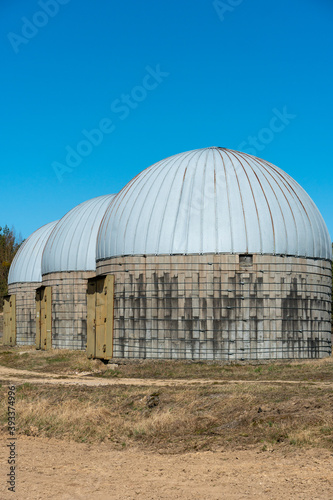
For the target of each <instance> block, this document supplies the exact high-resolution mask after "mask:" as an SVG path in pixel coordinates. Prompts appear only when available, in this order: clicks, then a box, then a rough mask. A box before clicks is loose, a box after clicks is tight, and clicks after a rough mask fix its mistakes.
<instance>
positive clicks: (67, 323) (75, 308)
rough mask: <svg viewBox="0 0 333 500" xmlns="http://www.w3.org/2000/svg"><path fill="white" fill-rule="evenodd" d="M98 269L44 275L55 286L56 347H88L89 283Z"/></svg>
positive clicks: (54, 344)
mask: <svg viewBox="0 0 333 500" xmlns="http://www.w3.org/2000/svg"><path fill="white" fill-rule="evenodd" d="M94 275H95V273H94V272H90V271H89V272H82V271H78V272H76V271H73V272H62V273H50V274H45V275H44V276H43V286H50V287H52V347H53V348H55V349H74V350H76V349H78V350H84V349H85V348H86V343H87V283H88V279H89V278H92V277H93V276H94Z"/></svg>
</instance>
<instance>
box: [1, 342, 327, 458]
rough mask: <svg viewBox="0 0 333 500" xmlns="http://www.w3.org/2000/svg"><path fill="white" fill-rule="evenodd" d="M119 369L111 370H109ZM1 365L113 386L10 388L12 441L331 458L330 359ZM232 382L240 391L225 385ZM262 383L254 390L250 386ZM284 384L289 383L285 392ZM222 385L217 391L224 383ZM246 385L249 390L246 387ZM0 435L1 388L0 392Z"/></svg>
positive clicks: (35, 355) (10, 358)
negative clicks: (318, 450) (296, 451)
mask: <svg viewBox="0 0 333 500" xmlns="http://www.w3.org/2000/svg"><path fill="white" fill-rule="evenodd" d="M114 361H115V363H117V360H114ZM0 364H1V365H3V366H9V367H13V368H18V369H25V370H35V371H39V372H45V373H46V372H51V373H56V374H57V375H59V376H60V375H63V376H66V375H67V374H73V373H82V372H90V373H92V374H93V375H95V376H99V377H116V378H119V384H117V385H112V386H96V387H86V386H66V387H64V386H57V385H54V386H51V385H50V386H48V385H38V384H34V385H32V384H29V383H25V384H20V385H18V386H17V405H16V411H17V425H18V431H17V432H18V434H25V435H33V436H46V437H55V438H59V439H65V440H75V441H78V442H89V443H96V442H97V443H98V442H101V441H107V442H109V443H110V445H111V446H112V447H114V448H117V449H121V448H124V447H127V446H138V445H140V446H142V447H145V448H148V449H152V450H159V451H163V452H171V453H174V452H184V451H189V450H198V449H210V450H214V449H220V448H227V447H233V448H249V447H251V446H255V445H256V446H258V444H259V445H260V446H261V447H262V449H264V450H265V449H270V448H272V447H286V448H288V447H294V446H303V447H310V446H321V447H324V448H328V449H330V450H333V412H332V404H333V392H332V389H331V386H330V384H327V385H325V384H322V385H315V384H313V383H314V382H332V381H333V359H332V358H326V359H324V360H314V361H293V362H290V361H289V362H270V363H257V364H245V363H242V364H230V365H228V364H222V363H191V362H181V361H163V360H161V361H151V360H150V361H148V360H146V361H140V362H139V361H125V360H118V366H115V367H114V369H110V367H109V368H108V367H107V366H105V365H104V364H103V363H102V362H100V361H93V360H88V359H87V358H86V355H85V353H84V352H80V351H64V350H53V351H48V352H44V351H36V350H35V349H33V348H29V347H24V348H22V347H21V348H18V347H15V348H3V347H0ZM121 377H124V378H132V377H135V378H142V379H143V382H144V379H149V378H155V379H159V378H160V379H175V378H177V379H184V380H188V379H211V380H212V381H214V380H216V381H219V383H216V384H214V382H211V383H209V384H206V385H204V386H201V385H200V384H196V383H194V384H193V385H180V386H176V387H160V388H157V389H156V388H155V390H157V391H158V392H156V393H153V392H152V391H153V389H152V388H151V387H149V385H148V382H147V385H143V386H132V385H129V386H128V385H126V386H125V385H121ZM230 380H238V381H242V382H240V383H238V384H228V381H230ZM263 380H265V381H267V383H265V384H262V383H256V381H258V382H260V381H263ZM283 380H288V381H296V382H299V383H296V384H284V383H283V382H279V381H283ZM223 381H225V383H223ZM250 381H251V383H248V382H250ZM0 392H2V394H1V403H0V431H1V432H2V433H4V435H6V425H7V404H6V392H7V382H6V383H3V385H2V386H1V388H0Z"/></svg>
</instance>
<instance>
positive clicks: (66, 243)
mask: <svg viewBox="0 0 333 500" xmlns="http://www.w3.org/2000/svg"><path fill="white" fill-rule="evenodd" d="M114 197H115V195H114V194H110V195H105V196H98V197H97V198H93V199H91V200H88V201H85V202H83V203H81V204H80V205H77V206H76V207H74V208H73V209H72V210H70V211H69V212H68V213H67V214H66V215H64V217H63V218H62V219H60V221H59V222H58V224H57V225H56V226H55V228H54V229H53V231H52V233H51V235H50V237H49V239H48V241H47V243H46V245H45V248H44V253H43V257H42V274H48V273H53V272H62V271H94V270H95V269H96V239H97V233H98V230H99V226H100V223H101V221H102V218H103V216H104V214H105V211H106V209H107V208H108V206H109V204H110V203H111V201H112V200H113V198H114Z"/></svg>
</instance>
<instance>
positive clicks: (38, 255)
mask: <svg viewBox="0 0 333 500" xmlns="http://www.w3.org/2000/svg"><path fill="white" fill-rule="evenodd" d="M57 222H58V221H55V222H50V223H49V224H45V226H42V227H40V228H39V229H37V231H35V232H33V233H32V234H31V235H30V236H29V238H27V239H26V240H25V241H24V242H23V243H22V245H21V247H20V248H19V250H18V252H17V254H16V255H15V257H14V259H13V262H12V265H11V266H10V269H9V276H8V284H9V285H11V284H13V283H29V282H36V283H39V282H41V281H42V255H43V250H44V247H45V244H46V242H47V239H48V237H49V236H50V234H51V232H52V229H53V228H54V227H55V225H56V224H57Z"/></svg>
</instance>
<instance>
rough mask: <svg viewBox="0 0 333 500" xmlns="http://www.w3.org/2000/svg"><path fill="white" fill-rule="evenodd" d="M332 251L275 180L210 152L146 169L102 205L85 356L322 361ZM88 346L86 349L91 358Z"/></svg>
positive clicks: (311, 218)
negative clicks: (99, 347) (100, 348)
mask: <svg viewBox="0 0 333 500" xmlns="http://www.w3.org/2000/svg"><path fill="white" fill-rule="evenodd" d="M331 258H332V254H331V240H330V237H329V234H328V231H327V228H326V226H325V223H324V221H323V218H322V216H321V215H320V213H319V211H318V209H317V207H316V206H315V204H314V203H313V201H312V200H311V198H310V197H309V196H308V195H307V193H306V192H305V191H304V190H303V189H302V188H301V186H300V185H299V184H298V183H297V182H296V181H295V180H293V179H292V178H291V177H290V176H289V175H288V174H286V173H285V172H284V171H283V170H281V169H280V168H278V167H276V166H274V165H272V164H270V163H268V162H266V161H264V160H261V159H259V158H256V157H253V156H250V155H248V154H245V153H240V152H237V151H232V150H228V149H225V148H219V147H211V148H205V149H200V150H195V151H189V152H186V153H181V154H177V155H175V156H172V157H170V158H167V159H165V160H162V161H160V162H158V163H156V164H154V165H152V166H151V167H149V168H147V169H146V170H144V171H143V172H141V173H140V174H139V175H137V176H136V177H135V178H134V179H133V180H132V181H130V182H129V183H128V184H127V185H126V186H125V187H124V188H123V189H122V190H121V191H120V192H119V193H118V195H116V197H115V198H114V199H113V201H112V203H110V205H109V207H108V209H107V211H106V214H105V216H104V218H103V220H102V223H101V226H100V229H99V233H98V240H97V271H96V272H97V281H96V279H95V280H93V281H90V282H89V288H88V296H90V298H88V301H90V307H89V308H88V309H89V310H88V354H90V355H93V356H95V357H103V353H101V351H100V350H98V349H97V348H96V346H98V345H100V346H103V349H102V350H103V352H104V357H105V358H110V357H112V356H114V357H133V358H169V359H170V358H171V359H197V360H199V359H201V360H228V361H232V360H243V359H244V360H245V359H249V360H251V359H267V358H271V359H280V358H321V357H325V356H329V355H330V353H331V323H330V321H331V295H330V294H331ZM94 346H95V347H94Z"/></svg>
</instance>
